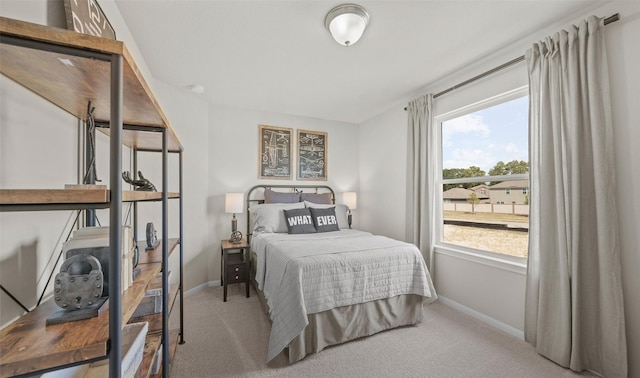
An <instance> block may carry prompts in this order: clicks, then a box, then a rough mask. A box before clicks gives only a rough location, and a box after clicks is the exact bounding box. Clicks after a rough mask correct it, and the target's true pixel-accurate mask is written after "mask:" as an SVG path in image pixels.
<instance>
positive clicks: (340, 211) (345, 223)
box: [304, 201, 349, 230]
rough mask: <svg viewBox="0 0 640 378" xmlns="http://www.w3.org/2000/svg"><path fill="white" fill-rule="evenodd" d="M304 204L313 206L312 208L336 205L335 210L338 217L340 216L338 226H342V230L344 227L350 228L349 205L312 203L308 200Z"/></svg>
mask: <svg viewBox="0 0 640 378" xmlns="http://www.w3.org/2000/svg"><path fill="white" fill-rule="evenodd" d="M304 205H305V206H306V207H309V208H312V209H314V208H315V209H328V208H331V207H335V209H336V210H335V211H336V218H338V227H340V229H341V230H343V229H347V228H349V219H347V210H348V209H347V205H342V204H340V205H321V204H318V203H311V202H308V201H305V202H304Z"/></svg>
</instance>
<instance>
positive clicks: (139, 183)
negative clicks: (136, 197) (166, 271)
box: [122, 171, 157, 192]
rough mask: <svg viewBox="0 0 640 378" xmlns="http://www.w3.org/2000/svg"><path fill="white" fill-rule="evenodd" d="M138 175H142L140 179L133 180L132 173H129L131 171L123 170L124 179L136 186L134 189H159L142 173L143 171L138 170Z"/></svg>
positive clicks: (148, 190)
mask: <svg viewBox="0 0 640 378" xmlns="http://www.w3.org/2000/svg"><path fill="white" fill-rule="evenodd" d="M138 176H139V177H140V179H138V180H133V179H132V178H131V174H130V173H129V171H124V172H122V179H123V180H124V181H126V182H128V183H129V184H131V185H133V186H135V187H136V188H135V189H134V190H137V191H142V192H156V191H157V190H156V187H155V185H153V184H152V183H151V181H149V180H147V179H146V178H144V176H143V175H142V172H141V171H138Z"/></svg>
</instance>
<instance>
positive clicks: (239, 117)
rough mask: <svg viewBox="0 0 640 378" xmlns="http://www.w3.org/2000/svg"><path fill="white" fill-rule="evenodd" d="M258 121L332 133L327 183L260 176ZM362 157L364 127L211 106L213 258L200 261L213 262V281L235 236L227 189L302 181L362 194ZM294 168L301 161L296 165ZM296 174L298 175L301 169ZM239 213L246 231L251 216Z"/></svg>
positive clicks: (241, 227) (240, 226)
mask: <svg viewBox="0 0 640 378" xmlns="http://www.w3.org/2000/svg"><path fill="white" fill-rule="evenodd" d="M258 125H271V126H279V127H288V128H292V129H294V135H296V133H297V131H296V130H298V129H305V130H315V131H324V132H327V139H328V142H327V146H328V166H327V169H328V179H327V181H297V180H259V179H258V146H259V145H258ZM296 141H297V135H296V137H294V145H293V148H292V150H293V151H292V154H293V161H294V162H295V159H296V157H297V147H295V142H296ZM358 156H359V155H358V126H357V125H355V124H350V123H343V122H336V121H327V120H321V119H317V118H308V117H300V116H293V115H285V114H278V113H269V112H263V111H248V110H239V109H234V108H227V107H221V106H215V105H210V107H209V167H210V170H209V172H208V179H209V194H208V198H207V214H208V219H209V233H210V241H211V246H210V252H209V254H208V255H207V257H206V258H205V256H201V257H202V258H201V259H198V262H201V263H202V266H208V271H209V281H213V282H215V281H219V280H220V240H221V239H227V238H228V237H229V235H230V234H231V215H230V214H225V213H224V195H225V193H226V192H243V193H245V194H246V193H247V191H248V190H249V189H250V188H251V187H253V186H254V185H258V184H292V183H297V184H322V185H324V184H326V185H329V186H331V187H332V188H333V189H334V190H335V192H336V197H337V199H338V200H340V198H341V197H340V193H341V192H345V191H356V192H358V195H360V193H359V191H358V167H359V165H358ZM294 167H297V164H295V163H294ZM293 175H294V176H293V177H295V171H294V173H293ZM358 201H360V197H358ZM245 206H246V204H245ZM358 208H360V204H358ZM357 211H358V210H356V213H355V215H354V227H358V225H359V223H358V222H360V220H359V218H358V213H357ZM237 217H238V229H239V230H240V231H241V232H242V233H243V234H245V233H246V214H239V215H238V216H237Z"/></svg>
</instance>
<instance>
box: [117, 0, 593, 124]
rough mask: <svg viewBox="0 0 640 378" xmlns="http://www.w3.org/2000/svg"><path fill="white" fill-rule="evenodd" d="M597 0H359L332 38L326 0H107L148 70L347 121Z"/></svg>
mask: <svg viewBox="0 0 640 378" xmlns="http://www.w3.org/2000/svg"><path fill="white" fill-rule="evenodd" d="M597 3H602V1H599V2H598V1H592V0H575V1H574V0H556V1H544V0H536V1H533V0H510V1H508V0H503V1H490V0H473V1H460V0H458V1H451V0H430V1H417V0H414V1H359V2H358V4H360V5H362V6H364V7H365V8H366V9H367V11H368V12H369V14H370V16H371V20H370V23H369V27H368V28H367V30H366V31H365V33H364V36H363V37H362V39H360V41H359V42H358V43H356V44H354V45H353V46H350V47H343V46H340V45H339V44H337V43H336V42H335V41H334V40H333V39H332V37H331V35H330V34H329V33H328V31H327V30H326V29H325V27H324V17H325V15H326V14H327V12H328V11H329V10H330V9H331V8H333V7H334V6H336V5H338V4H340V2H338V1H331V0H330V1H308V0H288V1H275V0H256V1H245V0H229V1H222V0H209V1H205V0H172V1H168V0H155V1H139V0H138V1H133V0H116V4H117V6H118V8H119V9H120V12H121V14H122V16H123V18H124V20H125V21H126V23H127V25H128V26H129V29H130V31H131V33H132V35H133V37H134V39H135V41H136V43H137V45H138V48H139V49H140V51H141V53H142V55H143V56H144V59H145V61H146V63H147V66H148V67H149V70H150V71H151V73H152V75H153V76H154V78H156V79H159V80H161V81H163V82H166V83H168V84H170V85H173V86H176V87H180V88H188V87H189V86H191V85H201V86H203V87H204V88H205V92H204V93H202V94H198V96H201V97H202V98H203V99H206V100H207V101H209V102H211V103H214V104H219V105H223V106H229V107H235V108H242V109H251V110H263V111H271V112H278V113H285V114H293V115H301V116H308V117H315V118H321V119H327V120H337V121H344V122H351V123H361V122H363V121H366V120H367V119H369V118H371V117H374V116H376V115H377V114H379V113H381V112H383V111H385V110H387V109H388V108H389V107H390V106H394V105H397V104H398V103H399V102H401V101H404V100H406V99H408V98H410V97H408V96H412V95H414V94H415V93H416V92H417V91H419V90H420V89H421V88H424V87H426V86H427V85H428V84H430V83H432V82H434V81H435V80H437V79H439V78H441V77H443V76H445V75H446V74H449V73H451V72H454V71H456V70H458V69H460V68H462V67H464V66H465V65H467V64H469V63H472V62H473V61H475V60H477V59H479V58H481V57H483V56H486V55H488V54H489V53H491V52H493V51H495V50H498V49H500V48H502V47H505V46H507V45H509V44H510V43H513V42H515V41H517V40H519V39H521V38H523V37H525V36H527V35H529V34H531V33H533V32H535V31H536V30H538V29H540V28H542V27H544V26H546V25H549V24H552V23H554V22H557V21H558V20H561V19H564V18H565V17H567V16H569V15H571V14H572V13H575V12H579V11H581V10H588V9H590V8H592V7H593V6H594V4H597ZM461 79H466V78H461ZM453 84H456V83H452V85H453Z"/></svg>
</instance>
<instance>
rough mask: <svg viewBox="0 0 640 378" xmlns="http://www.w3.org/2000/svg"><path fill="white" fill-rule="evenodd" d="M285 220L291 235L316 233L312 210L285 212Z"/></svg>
mask: <svg viewBox="0 0 640 378" xmlns="http://www.w3.org/2000/svg"><path fill="white" fill-rule="evenodd" d="M283 211H284V219H285V221H286V222H287V228H288V229H289V233H290V234H312V233H315V232H316V227H315V226H314V225H313V220H312V219H311V211H310V209H307V208H304V209H293V210H283Z"/></svg>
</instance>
